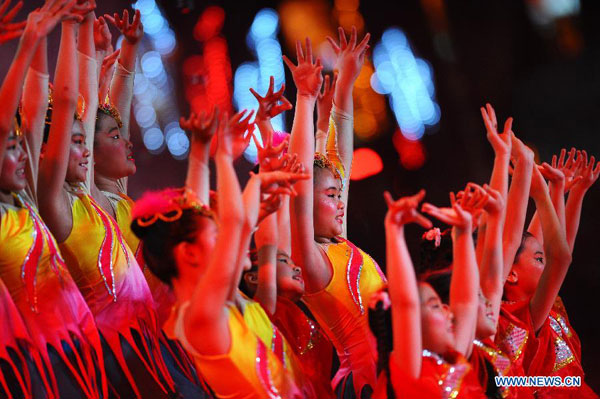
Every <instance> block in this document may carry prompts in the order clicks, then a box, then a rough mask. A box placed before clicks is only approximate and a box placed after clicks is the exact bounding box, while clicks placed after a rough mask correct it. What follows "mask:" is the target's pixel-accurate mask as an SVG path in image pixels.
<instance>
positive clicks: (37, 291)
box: [0, 192, 107, 398]
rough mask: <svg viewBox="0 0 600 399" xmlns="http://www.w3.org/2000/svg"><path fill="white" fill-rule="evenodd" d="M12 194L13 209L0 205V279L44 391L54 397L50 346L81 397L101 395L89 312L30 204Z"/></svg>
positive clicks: (96, 343) (97, 352)
mask: <svg viewBox="0 0 600 399" xmlns="http://www.w3.org/2000/svg"><path fill="white" fill-rule="evenodd" d="M13 196H14V198H15V202H16V204H17V206H12V205H7V204H1V212H2V219H1V222H0V242H1V243H2V246H3V250H2V251H0V278H1V279H2V281H4V283H5V284H6V287H7V288H8V290H9V292H10V294H11V296H12V298H13V301H14V303H15V305H16V306H17V308H18V309H19V312H20V314H21V316H22V319H23V322H24V324H25V326H26V328H27V330H28V332H29V335H30V337H31V341H32V342H33V344H34V345H35V346H36V347H37V351H38V352H39V354H40V356H41V359H42V360H43V363H44V365H45V369H46V372H47V377H46V375H45V373H44V370H43V369H41V370H40V374H41V377H42V380H43V382H44V386H45V389H46V391H47V392H48V393H49V394H50V393H51V392H53V393H54V394H55V395H56V396H58V395H59V387H58V385H57V380H56V378H55V375H54V372H53V364H52V361H51V356H50V353H49V349H48V345H50V346H51V347H52V348H53V349H54V351H56V353H57V354H58V356H59V357H60V359H61V360H62V362H64V365H65V366H66V367H67V368H68V370H69V373H70V375H72V378H73V379H74V380H75V381H76V382H77V384H78V385H79V388H80V389H81V391H82V392H83V393H84V394H85V396H86V397H88V398H97V397H99V392H103V394H104V396H106V394H107V385H106V377H105V376H104V364H103V356H102V346H101V343H100V336H99V335H98V331H97V330H96V326H95V324H94V319H93V317H92V314H91V313H90V310H89V308H88V306H87V305H86V303H85V300H84V299H83V297H82V296H81V293H80V292H79V290H78V289H77V286H76V285H75V283H74V282H73V279H72V278H71V275H70V274H69V272H68V271H67V269H66V267H65V263H64V260H63V258H62V256H61V254H60V252H59V251H58V245H57V244H56V241H55V239H54V236H53V235H52V234H51V233H50V231H49V230H48V227H47V226H46V225H45V224H44V222H43V221H42V219H41V218H40V216H39V214H38V212H37V210H36V208H35V205H34V204H33V201H31V200H30V199H29V198H28V196H27V194H26V193H24V192H23V193H21V194H13ZM63 345H66V346H67V347H68V348H69V349H68V350H65V348H64V347H63ZM69 354H72V357H71V356H69ZM73 358H74V359H75V360H73ZM96 358H97V360H96ZM95 362H98V367H96V366H95V364H94V363H95ZM97 375H98V376H100V380H97V378H96V376H97Z"/></svg>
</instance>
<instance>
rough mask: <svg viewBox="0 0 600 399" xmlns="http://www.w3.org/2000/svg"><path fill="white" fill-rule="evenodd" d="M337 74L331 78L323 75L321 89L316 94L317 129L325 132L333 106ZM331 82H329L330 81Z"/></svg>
mask: <svg viewBox="0 0 600 399" xmlns="http://www.w3.org/2000/svg"><path fill="white" fill-rule="evenodd" d="M337 77H338V74H337V73H334V74H333V79H331V78H330V77H329V75H325V80H324V81H323V91H322V92H321V91H319V95H318V96H317V129H319V130H321V131H324V132H326V131H327V130H328V127H329V114H331V107H332V106H333V94H334V92H335V85H336V83H337ZM330 82H331V83H330Z"/></svg>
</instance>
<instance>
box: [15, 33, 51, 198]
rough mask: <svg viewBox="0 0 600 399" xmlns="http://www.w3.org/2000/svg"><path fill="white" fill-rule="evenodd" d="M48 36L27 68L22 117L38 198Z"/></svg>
mask: <svg viewBox="0 0 600 399" xmlns="http://www.w3.org/2000/svg"><path fill="white" fill-rule="evenodd" d="M47 52H48V50H47V39H46V37H43V38H42V39H40V41H39V43H38V45H37V49H36V52H35V56H34V57H33V61H32V62H31V66H30V67H29V70H28V71H27V77H26V78H25V86H24V87H23V97H22V99H21V104H22V108H21V118H22V121H21V122H22V124H21V127H22V129H23V133H24V135H25V140H26V141H27V147H28V155H29V159H28V165H29V167H28V171H27V174H28V176H27V179H28V180H29V184H28V185H29V189H30V190H31V194H32V195H33V198H37V177H38V166H39V160H40V152H41V149H42V142H43V140H44V125H45V121H46V111H47V109H48V82H49V75H48V55H47Z"/></svg>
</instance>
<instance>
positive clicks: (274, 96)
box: [250, 76, 292, 120]
mask: <svg viewBox="0 0 600 399" xmlns="http://www.w3.org/2000/svg"><path fill="white" fill-rule="evenodd" d="M274 86H275V78H274V77H273V76H271V78H270V79H269V89H268V90H267V93H266V94H265V96H264V97H261V96H260V95H259V94H258V93H257V92H256V90H254V89H253V88H250V92H251V93H252V95H254V97H256V101H258V111H257V112H256V119H262V120H265V119H271V118H274V117H276V116H277V115H279V114H280V113H282V112H283V111H288V110H290V109H292V103H291V102H289V101H288V99H287V98H285V97H284V96H283V92H284V91H285V85H284V84H283V85H281V88H280V89H279V90H277V91H276V92H273V90H274Z"/></svg>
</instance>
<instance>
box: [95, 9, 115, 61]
mask: <svg viewBox="0 0 600 399" xmlns="http://www.w3.org/2000/svg"><path fill="white" fill-rule="evenodd" d="M111 41H112V35H111V33H110V29H108V24H107V23H106V20H105V19H104V18H103V17H100V18H97V19H96V20H95V21H94V45H95V46H96V51H105V52H111V51H112V42H111ZM115 60H116V58H115Z"/></svg>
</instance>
